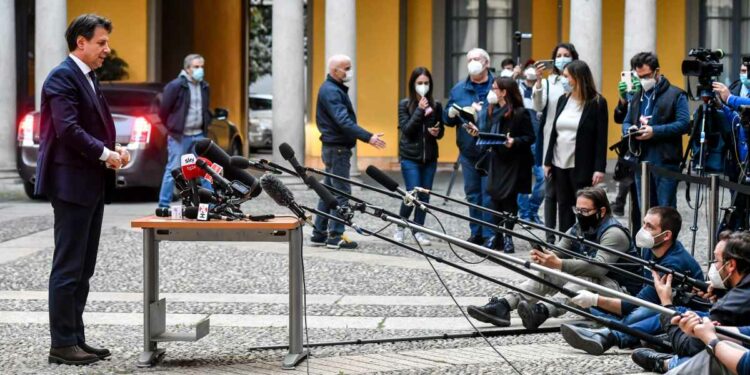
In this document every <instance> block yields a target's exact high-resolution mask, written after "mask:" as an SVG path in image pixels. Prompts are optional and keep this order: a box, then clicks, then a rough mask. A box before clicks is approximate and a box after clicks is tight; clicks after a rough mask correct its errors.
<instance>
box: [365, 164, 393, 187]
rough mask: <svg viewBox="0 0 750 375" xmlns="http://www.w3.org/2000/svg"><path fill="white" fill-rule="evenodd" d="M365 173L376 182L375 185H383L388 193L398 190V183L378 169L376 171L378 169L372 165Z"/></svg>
mask: <svg viewBox="0 0 750 375" xmlns="http://www.w3.org/2000/svg"><path fill="white" fill-rule="evenodd" d="M366 173H367V175H368V176H370V177H371V178H372V179H373V180H375V181H377V183H379V184H381V185H383V186H384V187H385V188H386V189H388V190H390V191H396V189H397V188H398V182H396V181H394V180H393V179H392V178H390V177H388V175H386V174H385V173H383V171H381V170H380V169H378V167H376V166H374V165H371V166H369V167H367V170H366Z"/></svg>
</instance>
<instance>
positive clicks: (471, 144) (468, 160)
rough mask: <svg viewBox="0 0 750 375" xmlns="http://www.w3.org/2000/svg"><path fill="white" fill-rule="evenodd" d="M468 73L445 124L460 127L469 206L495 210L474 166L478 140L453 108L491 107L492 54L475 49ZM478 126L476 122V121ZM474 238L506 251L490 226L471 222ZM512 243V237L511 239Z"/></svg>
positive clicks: (478, 215) (485, 216) (472, 212)
mask: <svg viewBox="0 0 750 375" xmlns="http://www.w3.org/2000/svg"><path fill="white" fill-rule="evenodd" d="M466 62H467V64H468V65H467V70H468V72H469V76H468V77H466V79H464V80H462V81H461V82H458V83H457V84H456V85H455V86H453V88H452V89H451V93H450V98H449V99H448V104H446V105H445V108H446V109H447V110H445V111H443V123H445V125H447V126H451V127H456V144H457V145H458V150H459V152H460V154H459V158H458V160H459V162H460V163H461V170H462V171H463V176H464V193H465V194H466V200H468V201H469V203H473V204H476V205H480V206H483V207H492V200H491V199H490V196H489V194H487V177H486V176H485V177H482V176H481V175H480V174H479V173H478V172H477V169H476V168H475V167H474V165H475V164H476V163H477V161H478V160H479V154H480V153H479V147H477V146H476V138H474V137H472V136H471V135H469V133H468V132H467V131H466V129H464V127H463V126H462V125H463V123H464V120H462V119H461V117H460V116H458V111H457V110H456V109H454V108H453V105H454V104H457V105H458V106H460V107H461V108H465V107H473V108H474V109H475V111H476V113H478V112H479V110H480V109H481V108H482V107H484V106H486V105H487V94H488V93H489V92H490V88H492V81H493V80H494V79H495V78H494V77H493V76H492V73H490V71H489V68H490V55H489V54H488V53H487V51H485V50H483V49H481V48H474V49H472V50H471V51H469V52H468V53H467V54H466ZM474 123H476V122H474ZM469 215H471V217H472V218H474V219H479V220H484V221H487V222H493V219H492V215H490V214H486V213H484V214H483V213H482V211H480V210H477V209H469ZM469 228H470V229H471V237H469V239H468V241H469V242H472V243H475V244H477V245H482V244H485V246H487V247H489V248H500V249H504V247H505V242H504V240H503V239H502V235H500V234H499V235H498V236H499V237H498V238H497V240H496V239H495V233H494V232H493V231H492V230H491V229H490V228H487V227H482V226H480V225H477V224H474V223H470V224H469ZM508 240H510V237H508ZM508 246H509V248H508V249H504V250H506V251H507V252H510V250H512V249H511V248H510V247H512V246H513V242H512V241H508Z"/></svg>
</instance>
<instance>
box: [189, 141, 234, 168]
mask: <svg viewBox="0 0 750 375" xmlns="http://www.w3.org/2000/svg"><path fill="white" fill-rule="evenodd" d="M195 153H196V154H198V156H203V157H205V158H207V159H208V160H211V161H212V162H214V163H219V164H221V165H229V154H227V153H226V151H224V150H222V149H221V147H219V146H218V145H216V143H214V141H212V140H210V139H208V138H203V139H201V140H199V141H197V142H195Z"/></svg>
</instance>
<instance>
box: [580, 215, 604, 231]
mask: <svg viewBox="0 0 750 375" xmlns="http://www.w3.org/2000/svg"><path fill="white" fill-rule="evenodd" d="M600 219H601V217H600V216H599V211H597V212H596V213H595V214H593V215H589V216H583V215H581V214H576V220H577V221H578V225H579V226H580V227H581V231H583V232H585V233H590V232H592V231H594V230H596V228H598V227H599V220H600Z"/></svg>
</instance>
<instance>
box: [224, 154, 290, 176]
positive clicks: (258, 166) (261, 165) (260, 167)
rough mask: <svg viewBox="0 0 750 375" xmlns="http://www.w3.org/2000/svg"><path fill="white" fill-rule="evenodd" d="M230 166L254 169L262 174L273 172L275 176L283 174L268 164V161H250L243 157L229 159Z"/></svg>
mask: <svg viewBox="0 0 750 375" xmlns="http://www.w3.org/2000/svg"><path fill="white" fill-rule="evenodd" d="M229 165H231V166H233V167H237V168H240V169H248V168H252V169H255V170H257V171H261V172H271V173H273V174H281V173H282V172H281V171H280V170H278V169H277V168H275V167H274V166H272V165H269V164H268V160H265V159H260V161H255V160H250V159H248V158H244V157H242V156H232V157H230V158H229Z"/></svg>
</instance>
